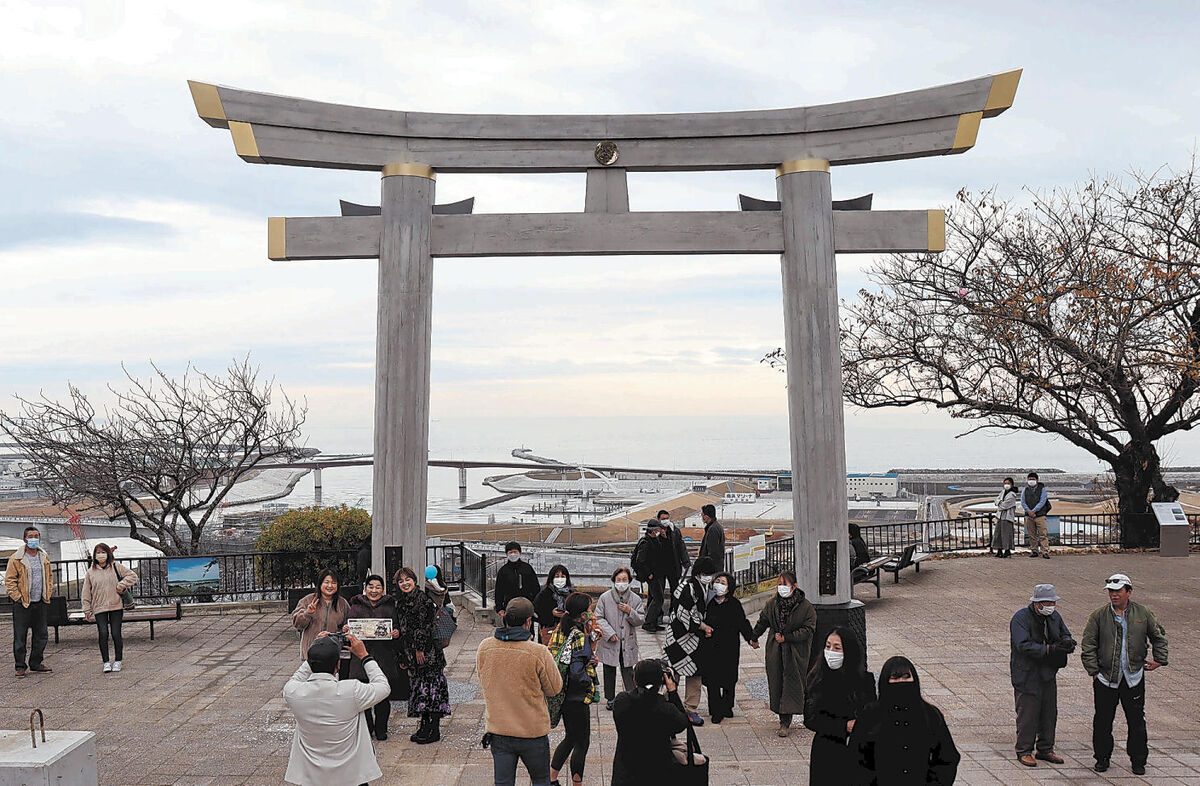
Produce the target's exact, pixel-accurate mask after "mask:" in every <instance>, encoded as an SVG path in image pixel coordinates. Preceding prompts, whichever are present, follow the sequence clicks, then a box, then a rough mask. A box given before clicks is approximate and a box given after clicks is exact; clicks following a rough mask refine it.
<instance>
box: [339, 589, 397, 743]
mask: <svg viewBox="0 0 1200 786" xmlns="http://www.w3.org/2000/svg"><path fill="white" fill-rule="evenodd" d="M346 619H347V620H358V619H386V620H391V621H392V638H391V640H384V639H374V640H371V641H364V642H363V644H364V645H365V646H366V648H367V654H369V655H370V656H371V657H373V658H374V659H375V662H376V663H377V664H379V668H380V669H381V670H382V671H383V673H384V675H385V676H386V677H387V678H388V684H390V685H392V686H395V685H397V684H398V683H399V682H400V676H399V674H398V672H399V669H398V668H397V667H396V645H395V643H394V642H395V640H396V639H398V638H400V626H399V617H398V616H397V613H396V599H395V598H394V597H392V596H391V595H388V594H387V593H385V592H384V591H383V576H376V575H374V574H372V575H370V576H367V580H366V582H365V583H364V585H363V592H362V594H361V595H355V596H354V598H353V600H351V601H350V612H349V614H348V615H347V617H346ZM350 676H351V678H353V679H356V680H359V681H360V682H370V680H369V679H368V678H367V672H366V670H365V669H364V668H363V665H362V661H361V660H359V659H358V658H351V660H350ZM393 690H394V688H393ZM389 698H390V697H389ZM391 711H392V704H391V702H390V701H389V700H388V699H384V700H383V701H381V702H379V703H378V704H376V705H375V706H374V707H367V709H366V710H365V711H364V713H363V714H364V715H365V716H366V719H367V729H368V730H370V732H371V736H372V737H374V738H375V739H377V740H379V741H380V742H382V741H383V740H386V739H387V738H388V735H387V728H388V715H390V714H391Z"/></svg>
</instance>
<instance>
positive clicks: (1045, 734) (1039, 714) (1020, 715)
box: [1013, 680, 1058, 756]
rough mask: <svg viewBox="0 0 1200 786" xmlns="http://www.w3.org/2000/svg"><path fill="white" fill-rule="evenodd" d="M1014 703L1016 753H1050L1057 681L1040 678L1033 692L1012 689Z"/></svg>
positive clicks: (1056, 722) (1054, 724)
mask: <svg viewBox="0 0 1200 786" xmlns="http://www.w3.org/2000/svg"><path fill="white" fill-rule="evenodd" d="M1013 693H1014V694H1015V696H1016V703H1017V755H1018V756H1024V755H1025V754H1027V753H1033V752H1034V749H1036V750H1037V752H1038V753H1052V752H1053V751H1054V731H1055V727H1056V726H1058V681H1057V680H1050V681H1049V682H1043V683H1042V685H1041V688H1040V690H1038V691H1037V692H1036V693H1022V692H1021V691H1019V690H1014V691H1013Z"/></svg>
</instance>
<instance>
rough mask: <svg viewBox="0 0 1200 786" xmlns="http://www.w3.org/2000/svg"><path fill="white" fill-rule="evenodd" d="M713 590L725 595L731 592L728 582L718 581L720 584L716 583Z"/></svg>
mask: <svg viewBox="0 0 1200 786" xmlns="http://www.w3.org/2000/svg"><path fill="white" fill-rule="evenodd" d="M713 592H715V593H717V594H718V595H724V594H725V593H726V592H729V585H727V584H719V583H718V584H714V585H713Z"/></svg>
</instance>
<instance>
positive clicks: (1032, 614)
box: [1008, 584, 1075, 767]
mask: <svg viewBox="0 0 1200 786" xmlns="http://www.w3.org/2000/svg"><path fill="white" fill-rule="evenodd" d="M1058 600H1059V598H1058V593H1057V592H1055V591H1054V585H1053V584H1038V585H1037V586H1036V587H1034V588H1033V597H1031V598H1030V599H1029V605H1028V606H1026V607H1025V608H1023V609H1021V610H1020V611H1018V612H1017V613H1016V614H1014V615H1013V618H1012V622H1010V623H1009V626H1008V631H1009V647H1010V656H1009V662H1008V667H1009V672H1010V674H1011V676H1012V685H1013V694H1014V695H1015V697H1016V704H1017V761H1019V762H1021V764H1024V765H1025V766H1026V767H1036V766H1037V763H1038V761H1039V760H1040V761H1047V762H1050V763H1051V764H1062V763H1063V759H1062V757H1061V756H1059V755H1058V754H1057V753H1055V752H1054V732H1055V727H1056V726H1057V725H1058V680H1057V678H1058V670H1059V669H1061V668H1062V667H1063V666H1066V665H1067V655H1068V654H1070V653H1072V652H1074V651H1075V640H1074V639H1073V638H1071V631H1069V630H1067V624H1066V623H1065V622H1063V618H1062V616H1061V615H1060V614H1059V613H1058ZM1035 750H1036V751H1037V752H1036V753H1034V751H1035Z"/></svg>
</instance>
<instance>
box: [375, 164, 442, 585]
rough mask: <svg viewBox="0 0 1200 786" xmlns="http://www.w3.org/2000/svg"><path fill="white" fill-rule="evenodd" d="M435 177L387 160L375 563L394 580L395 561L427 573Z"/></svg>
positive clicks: (378, 334) (381, 261)
mask: <svg viewBox="0 0 1200 786" xmlns="http://www.w3.org/2000/svg"><path fill="white" fill-rule="evenodd" d="M435 179H436V175H435V174H434V171H433V169H431V168H430V167H427V166H422V165H419V164H388V165H387V166H385V167H384V168H383V178H382V185H381V191H382V195H381V199H382V201H381V211H382V221H381V222H380V235H379V294H378V297H379V306H378V322H377V326H376V332H375V471H374V482H373V486H372V493H371V570H372V571H373V572H375V573H378V574H380V575H383V576H384V580H385V582H388V583H389V586H390V582H391V580H392V577H391V576H388V575H385V571H386V570H387V568H388V567H393V569H394V566H398V565H410V566H413V567H414V568H415V569H416V571H417V574H418V576H419V577H420V579H423V577H424V573H423V571H422V570H421V569H422V568H423V567H424V565H425V524H426V522H425V517H426V503H425V498H426V493H427V491H428V488H427V487H428V482H429V477H428V470H427V467H426V462H427V460H428V445H429V365H430V346H431V345H430V338H431V335H432V328H433V257H431V256H430V244H429V238H430V221H431V219H432V217H433V198H434V181H435ZM397 545H398V546H400V547H402V548H403V552H402V554H401V555H399V558H398V559H393V560H390V561H389V560H387V559H386V554H387V552H386V549H387V548H389V547H392V546H397ZM388 562H391V563H392V564H391V565H388V564H387V563H388Z"/></svg>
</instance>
